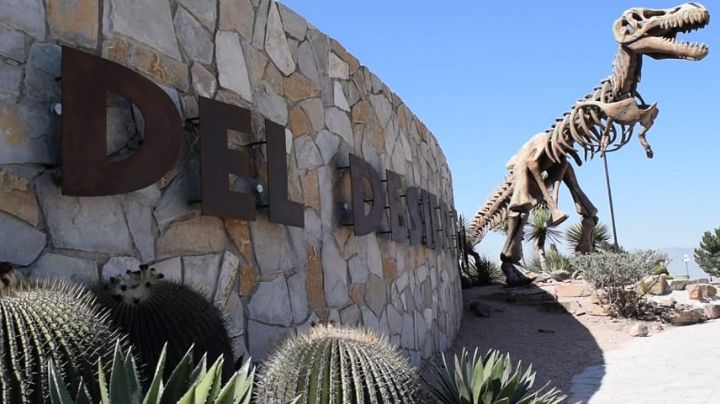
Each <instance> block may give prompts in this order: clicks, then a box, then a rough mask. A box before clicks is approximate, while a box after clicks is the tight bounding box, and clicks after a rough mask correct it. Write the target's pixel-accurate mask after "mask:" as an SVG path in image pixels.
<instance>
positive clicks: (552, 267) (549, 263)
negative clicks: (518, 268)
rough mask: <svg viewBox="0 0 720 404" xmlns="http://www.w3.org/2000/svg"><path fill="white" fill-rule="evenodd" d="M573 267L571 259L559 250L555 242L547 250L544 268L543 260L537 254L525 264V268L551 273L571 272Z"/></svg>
mask: <svg viewBox="0 0 720 404" xmlns="http://www.w3.org/2000/svg"><path fill="white" fill-rule="evenodd" d="M571 268H572V266H571V265H570V259H568V257H566V256H564V255H563V254H562V253H561V252H560V251H558V249H557V246H555V244H550V248H548V250H547V251H546V252H545V268H543V264H542V260H541V259H540V257H538V256H537V255H536V256H534V257H533V258H532V259H531V260H530V261H528V262H527V264H526V265H525V269H527V270H528V271H531V272H537V273H543V272H548V273H550V272H555V271H568V272H570V270H571Z"/></svg>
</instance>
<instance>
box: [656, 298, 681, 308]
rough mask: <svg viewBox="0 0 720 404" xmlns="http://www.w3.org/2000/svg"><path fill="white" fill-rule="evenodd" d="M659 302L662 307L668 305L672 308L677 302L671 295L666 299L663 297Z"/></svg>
mask: <svg viewBox="0 0 720 404" xmlns="http://www.w3.org/2000/svg"><path fill="white" fill-rule="evenodd" d="M659 303H660V306H662V307H669V308H671V309H672V308H673V307H675V304H676V303H677V301H675V299H673V298H672V297H671V298H668V299H663V300H661V301H659Z"/></svg>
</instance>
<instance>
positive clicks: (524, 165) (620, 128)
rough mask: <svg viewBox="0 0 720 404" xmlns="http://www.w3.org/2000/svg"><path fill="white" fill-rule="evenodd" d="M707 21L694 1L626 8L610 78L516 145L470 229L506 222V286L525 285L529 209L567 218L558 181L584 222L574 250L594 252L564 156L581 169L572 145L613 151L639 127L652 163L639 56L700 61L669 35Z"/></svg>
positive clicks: (697, 48) (582, 202)
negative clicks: (542, 207) (499, 181)
mask: <svg viewBox="0 0 720 404" xmlns="http://www.w3.org/2000/svg"><path fill="white" fill-rule="evenodd" d="M709 21H710V14H709V13H708V11H707V10H706V9H705V7H703V6H702V5H700V4H697V3H687V4H683V5H681V6H678V7H673V8H670V9H665V10H653V9H646V8H632V9H629V10H627V11H625V13H623V15H622V16H621V17H620V18H618V19H617V20H616V21H615V23H614V25H613V33H614V35H615V40H616V41H617V42H618V44H619V45H620V46H619V49H618V52H617V55H616V57H615V62H614V64H613V72H612V75H611V76H610V77H609V78H607V79H606V80H603V81H602V82H600V85H599V86H598V87H596V88H595V89H594V90H593V92H592V93H591V94H588V95H587V96H585V97H584V98H583V99H581V100H579V101H577V102H576V104H575V105H574V106H573V108H572V109H571V110H570V111H569V112H566V113H565V114H564V115H563V117H562V118H559V119H557V120H556V122H555V123H554V124H553V125H552V127H551V128H550V129H548V130H546V131H545V132H543V133H540V134H538V135H536V136H534V137H533V138H531V139H530V140H529V141H528V142H527V143H525V145H523V146H522V148H521V149H520V150H519V151H518V153H517V154H515V155H514V156H513V157H512V158H511V159H510V161H509V162H508V163H507V168H508V170H509V174H508V176H507V177H506V179H505V182H504V183H502V184H501V185H500V187H498V188H497V189H496V190H495V192H494V193H493V194H491V196H490V197H489V198H488V199H487V201H486V203H485V205H484V206H483V208H482V209H480V211H479V212H478V213H477V214H476V215H475V217H474V219H473V222H472V224H471V231H474V232H476V238H475V239H476V240H480V239H482V237H483V236H484V235H485V234H486V233H487V232H488V231H489V230H491V229H493V228H495V227H497V226H498V225H500V224H501V223H503V222H505V221H507V224H508V229H507V239H506V241H505V245H504V246H503V249H502V253H501V254H500V259H501V261H502V270H503V272H504V273H505V277H506V281H507V283H508V285H510V286H516V285H522V284H525V283H529V281H530V280H529V279H528V278H527V277H526V276H524V275H523V274H522V272H520V271H519V270H518V267H517V266H518V265H519V264H520V261H521V259H522V239H523V232H522V230H523V227H524V226H525V223H526V221H527V217H528V213H529V211H530V210H531V209H532V208H533V207H535V206H537V205H538V203H541V202H544V203H546V204H547V206H548V207H549V208H550V212H551V218H550V221H549V223H548V224H549V225H551V226H555V225H558V224H560V223H561V222H563V221H564V220H565V219H567V217H568V216H567V215H566V214H565V213H563V212H561V211H560V210H559V209H558V207H557V199H558V194H559V186H560V183H561V182H562V183H564V184H565V186H567V188H568V189H569V191H570V195H571V196H572V198H573V201H574V203H575V208H576V210H577V212H578V213H579V214H580V216H581V217H582V225H581V228H582V237H581V242H580V244H579V245H578V247H577V250H578V251H579V252H589V251H590V250H591V249H592V239H591V236H592V231H593V229H594V227H595V225H596V223H597V216H596V214H597V209H596V208H595V206H593V204H592V202H590V200H589V199H588V197H587V196H586V195H585V193H584V192H583V191H582V189H580V186H579V185H578V182H577V178H576V177H575V172H574V169H573V167H572V166H571V165H570V164H569V162H568V157H572V159H573V160H574V161H575V163H576V164H577V165H578V166H580V165H582V160H581V159H580V156H579V155H578V152H577V151H576V150H575V146H576V145H578V146H580V147H581V148H582V149H583V150H584V154H585V156H584V157H585V159H587V158H588V156H590V157H592V156H593V155H595V154H598V153H599V154H600V155H603V154H604V153H607V152H610V151H614V150H617V149H619V148H620V147H622V146H624V145H625V144H626V143H627V142H628V141H629V140H630V137H631V136H632V133H633V128H634V127H635V125H636V124H640V126H641V127H642V129H641V131H640V133H639V134H638V140H639V141H640V144H641V145H642V146H643V148H644V149H645V152H646V154H647V157H648V158H652V156H653V151H652V149H651V148H650V145H649V143H648V142H647V140H646V138H645V135H646V133H647V131H648V129H650V127H651V126H652V125H653V122H654V120H655V118H656V117H657V115H658V109H657V106H656V104H652V105H647V104H646V103H645V101H644V100H643V99H642V97H641V96H640V94H639V93H638V91H637V84H638V82H639V81H640V70H641V64H642V56H643V55H646V56H649V57H651V58H653V59H687V60H701V59H703V58H704V57H705V56H706V55H707V53H708V47H707V46H706V45H704V44H691V43H685V42H681V41H677V40H675V37H676V35H677V34H678V33H680V32H689V31H693V30H696V29H700V28H703V27H705V26H706V25H707V24H708V22H709ZM618 137H619V138H618ZM551 192H552V195H551V194H550V193H551Z"/></svg>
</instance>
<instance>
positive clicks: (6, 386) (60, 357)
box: [0, 268, 126, 404]
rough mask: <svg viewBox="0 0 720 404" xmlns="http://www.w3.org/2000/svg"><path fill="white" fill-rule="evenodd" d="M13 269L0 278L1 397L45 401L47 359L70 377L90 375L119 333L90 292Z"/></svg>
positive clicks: (0, 399) (77, 378)
mask: <svg viewBox="0 0 720 404" xmlns="http://www.w3.org/2000/svg"><path fill="white" fill-rule="evenodd" d="M6 269H7V268H6ZM11 272H12V269H10V270H9V271H6V272H4V273H3V274H2V277H1V279H2V282H1V283H0V285H2V287H0V386H1V388H0V402H3V403H13V404H23V403H42V402H45V399H46V397H47V396H48V384H47V380H46V378H45V375H46V374H47V362H48V360H49V359H50V360H52V361H53V362H54V363H55V366H56V368H57V369H58V373H59V374H61V375H62V377H63V379H64V380H65V381H66V382H68V383H72V384H76V383H79V382H80V381H81V380H93V379H94V378H95V371H96V370H97V363H98V359H103V358H105V359H109V358H111V357H112V354H113V345H114V343H115V340H116V339H117V338H118V337H120V334H118V332H117V331H116V330H115V328H114V327H113V325H112V323H111V322H110V320H109V319H108V316H107V314H106V313H104V312H102V311H101V310H100V308H99V307H98V306H97V305H96V302H95V298H94V297H93V295H92V293H90V292H89V291H87V290H86V289H85V288H83V287H82V286H73V285H70V284H67V283H65V282H63V281H57V280H35V281H24V280H21V279H20V278H19V277H16V276H14V275H13V274H12V273H11ZM121 341H122V342H120V343H119V344H120V345H125V344H126V342H124V339H123V340H121ZM88 393H89V394H90V393H92V391H90V392H88Z"/></svg>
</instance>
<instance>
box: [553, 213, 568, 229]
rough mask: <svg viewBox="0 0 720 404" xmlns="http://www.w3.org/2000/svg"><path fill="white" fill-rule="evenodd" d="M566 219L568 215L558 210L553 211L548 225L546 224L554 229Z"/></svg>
mask: <svg viewBox="0 0 720 404" xmlns="http://www.w3.org/2000/svg"><path fill="white" fill-rule="evenodd" d="M567 218H568V214H567V213H565V212H563V211H561V210H559V209H555V210H553V211H552V212H551V214H550V223H548V225H549V226H551V227H554V226H558V225H559V224H560V223H562V222H564V221H565V220H566V219H567Z"/></svg>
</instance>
